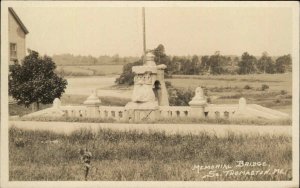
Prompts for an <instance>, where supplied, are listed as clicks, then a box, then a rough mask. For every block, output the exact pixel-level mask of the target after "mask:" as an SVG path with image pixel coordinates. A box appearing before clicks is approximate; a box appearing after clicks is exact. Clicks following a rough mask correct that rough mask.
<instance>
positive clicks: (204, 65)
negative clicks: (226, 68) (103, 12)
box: [200, 55, 210, 73]
mask: <svg viewBox="0 0 300 188" xmlns="http://www.w3.org/2000/svg"><path fill="white" fill-rule="evenodd" d="M200 67H201V70H200V72H201V73H204V72H207V71H208V70H209V67H210V64H209V56H207V55H206V56H202V57H201V65H200Z"/></svg>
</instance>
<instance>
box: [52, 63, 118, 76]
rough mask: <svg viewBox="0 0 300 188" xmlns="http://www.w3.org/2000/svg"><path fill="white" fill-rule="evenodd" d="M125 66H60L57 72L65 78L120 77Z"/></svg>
mask: <svg viewBox="0 0 300 188" xmlns="http://www.w3.org/2000/svg"><path fill="white" fill-rule="evenodd" d="M122 69H123V65H87V66H58V67H57V72H58V73H60V74H62V75H64V76H105V75H119V74H121V73H122Z"/></svg>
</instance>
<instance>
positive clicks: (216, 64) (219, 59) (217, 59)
mask: <svg viewBox="0 0 300 188" xmlns="http://www.w3.org/2000/svg"><path fill="white" fill-rule="evenodd" d="M224 60H225V59H224V57H223V56H221V55H220V52H219V51H216V53H215V54H214V55H212V56H210V58H209V65H210V73H212V74H222V73H224V69H223V63H224Z"/></svg>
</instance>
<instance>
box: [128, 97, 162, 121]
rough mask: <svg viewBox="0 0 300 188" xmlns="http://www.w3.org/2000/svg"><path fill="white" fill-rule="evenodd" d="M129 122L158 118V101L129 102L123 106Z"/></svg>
mask: <svg viewBox="0 0 300 188" xmlns="http://www.w3.org/2000/svg"><path fill="white" fill-rule="evenodd" d="M125 109H126V111H127V112H128V113H127V114H128V117H127V119H128V120H129V122H143V121H149V120H150V121H152V120H156V119H158V118H159V107H158V102H157V101H155V102H144V103H139V102H129V103H127V104H126V106H125Z"/></svg>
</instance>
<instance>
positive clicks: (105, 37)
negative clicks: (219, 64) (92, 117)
mask: <svg viewBox="0 0 300 188" xmlns="http://www.w3.org/2000/svg"><path fill="white" fill-rule="evenodd" d="M14 10H15V11H16V13H17V14H18V15H19V17H20V18H21V20H22V21H23V22H24V24H25V26H26V27H27V29H28V30H29V34H28V35H27V38H26V45H27V48H31V49H33V50H37V51H39V52H40V53H41V54H47V55H53V54H61V53H71V54H74V55H92V56H100V55H114V54H119V55H120V56H140V55H141V54H142V49H143V47H142V46H143V44H142V17H141V16H142V11H141V8H101V7H97V8H96V7H95V8H63V7H61V8H57V7H56V8H46V7H43V8H34V7H31V8H25V7H22V8H21V7H15V8H14ZM292 24H293V23H292V10H291V8H280V7H277V8H266V7H265V8H253V7H252V8H211V7H203V8H202V7H201V8H200V7H197V8H196V7H195V8H146V33H147V37H146V38H147V48H148V49H152V48H154V47H156V46H157V45H158V44H163V45H164V46H165V49H166V53H167V54H168V55H193V54H197V55H211V54H213V53H214V52H215V51H220V52H221V54H225V55H241V54H242V53H243V52H245V51H247V52H249V53H250V54H253V55H261V54H262V52H264V51H267V52H268V54H269V55H284V54H288V53H292V34H293V33H292V31H293V28H292Z"/></svg>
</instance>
